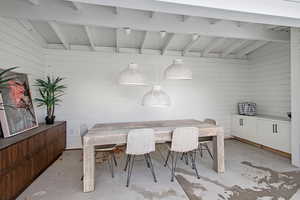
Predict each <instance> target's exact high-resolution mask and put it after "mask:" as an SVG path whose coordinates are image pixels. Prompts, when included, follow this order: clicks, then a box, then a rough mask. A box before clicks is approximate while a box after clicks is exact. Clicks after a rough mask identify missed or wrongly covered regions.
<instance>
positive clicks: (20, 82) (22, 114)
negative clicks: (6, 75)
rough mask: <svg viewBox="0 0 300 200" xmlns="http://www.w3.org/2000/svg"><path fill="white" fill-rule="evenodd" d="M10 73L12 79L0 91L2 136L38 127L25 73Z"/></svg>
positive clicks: (9, 135)
mask: <svg viewBox="0 0 300 200" xmlns="http://www.w3.org/2000/svg"><path fill="white" fill-rule="evenodd" d="M10 73H11V75H13V76H14V79H13V80H10V81H9V82H8V86H7V87H5V88H2V89H1V93H0V105H1V106H0V122H1V128H2V134H3V136H4V137H11V136H14V135H16V134H19V133H22V132H24V131H26V130H29V129H32V128H35V127H38V122H37V118H36V113H35V111H34V107H33V103H32V98H31V93H30V89H29V82H28V77H27V75H26V74H23V73H15V72H10Z"/></svg>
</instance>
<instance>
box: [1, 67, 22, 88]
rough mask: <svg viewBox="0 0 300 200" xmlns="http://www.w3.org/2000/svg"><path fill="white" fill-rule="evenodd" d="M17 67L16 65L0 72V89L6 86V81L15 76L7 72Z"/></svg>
mask: <svg viewBox="0 0 300 200" xmlns="http://www.w3.org/2000/svg"><path fill="white" fill-rule="evenodd" d="M17 68H18V67H11V68H8V69H5V70H3V71H1V72H0V89H1V88H5V87H7V86H8V84H7V83H8V82H9V81H11V80H13V79H14V78H15V76H14V75H11V74H9V72H11V71H13V70H15V69H17Z"/></svg>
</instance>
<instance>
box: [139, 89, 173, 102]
mask: <svg viewBox="0 0 300 200" xmlns="http://www.w3.org/2000/svg"><path fill="white" fill-rule="evenodd" d="M142 105H143V106H151V107H168V106H170V105H171V100H170V97H169V96H168V95H167V93H165V92H164V91H163V90H162V89H161V86H160V85H154V86H153V87H152V89H151V90H150V91H149V92H147V93H146V94H145V95H144V97H143V100H142Z"/></svg>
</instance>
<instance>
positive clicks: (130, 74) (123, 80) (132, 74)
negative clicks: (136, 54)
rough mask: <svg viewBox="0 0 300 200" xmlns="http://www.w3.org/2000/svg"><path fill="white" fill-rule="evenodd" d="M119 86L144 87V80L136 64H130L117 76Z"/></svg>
mask: <svg viewBox="0 0 300 200" xmlns="http://www.w3.org/2000/svg"><path fill="white" fill-rule="evenodd" d="M119 84H121V85H146V80H145V77H144V76H143V74H142V73H141V72H140V70H139V66H138V64H135V63H130V64H129V65H128V67H127V68H126V69H124V70H123V71H121V73H120V76H119Z"/></svg>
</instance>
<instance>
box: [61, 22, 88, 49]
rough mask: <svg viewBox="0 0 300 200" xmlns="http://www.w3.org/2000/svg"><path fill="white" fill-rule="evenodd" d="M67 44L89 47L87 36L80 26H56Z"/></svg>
mask: <svg viewBox="0 0 300 200" xmlns="http://www.w3.org/2000/svg"><path fill="white" fill-rule="evenodd" d="M58 25H59V27H60V30H61V31H62V33H63V35H64V36H65V37H66V40H67V41H68V42H69V44H73V45H89V40H88V37H87V34H86V32H85V30H84V26H82V25H71V24H58Z"/></svg>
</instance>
